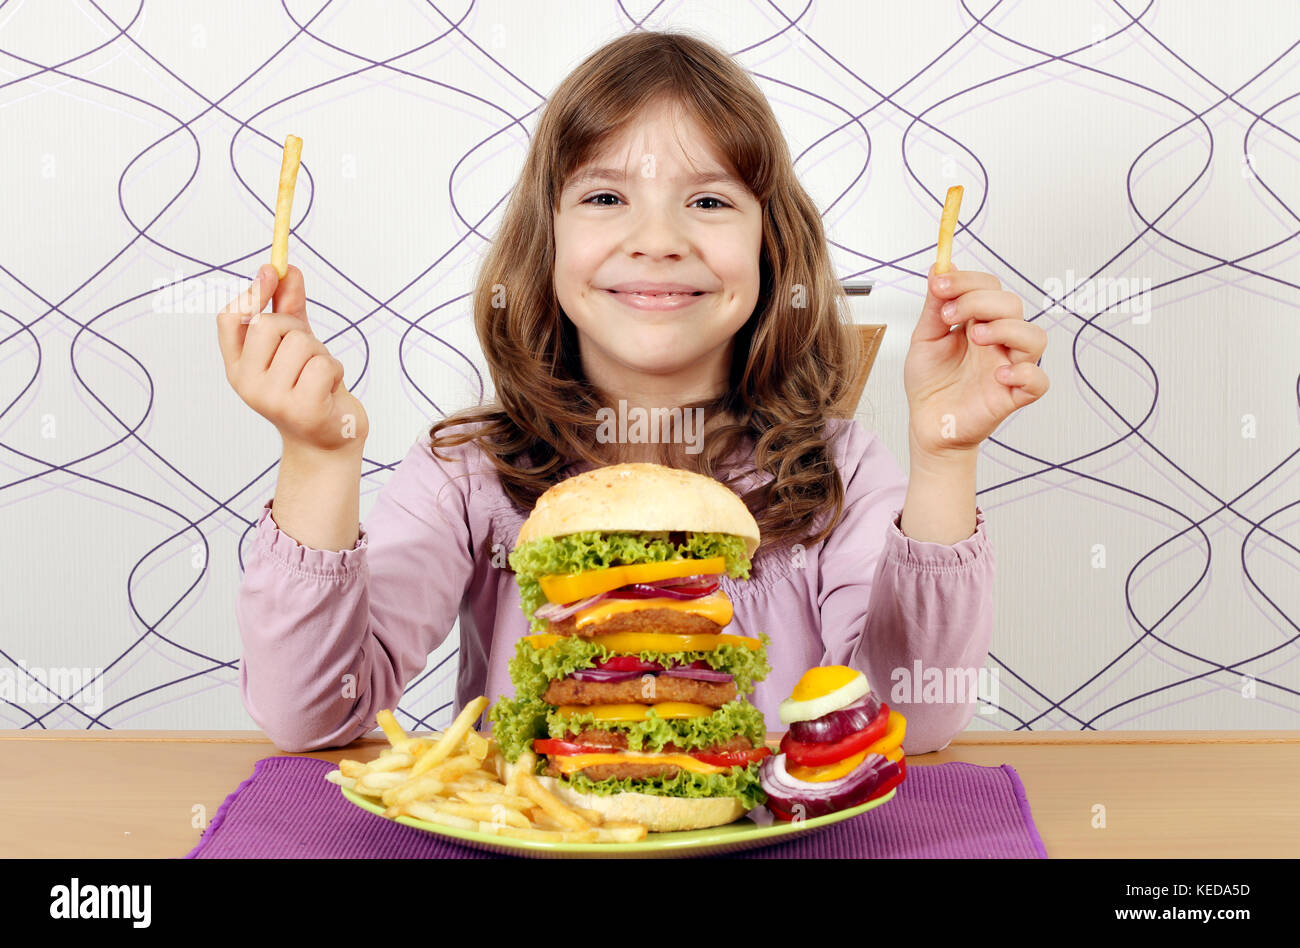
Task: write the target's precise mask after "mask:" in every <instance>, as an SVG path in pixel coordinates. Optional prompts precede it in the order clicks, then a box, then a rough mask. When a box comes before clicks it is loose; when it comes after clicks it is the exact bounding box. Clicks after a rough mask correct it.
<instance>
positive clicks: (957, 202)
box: [934, 184, 964, 273]
mask: <svg viewBox="0 0 1300 948" xmlns="http://www.w3.org/2000/svg"><path fill="white" fill-rule="evenodd" d="M963 190H964V189H963V188H962V186H961V185H960V184H954V185H953V186H952V187H950V188H949V189H948V193H947V194H946V195H945V196H944V199H943V215H942V216H941V217H940V218H939V252H938V255H937V257H936V260H935V264H934V272H935V273H947V272H948V271H949V270H950V269H951V268H952V235H953V234H954V233H956V231H957V214H958V213H959V212H960V211H961V195H962V191H963Z"/></svg>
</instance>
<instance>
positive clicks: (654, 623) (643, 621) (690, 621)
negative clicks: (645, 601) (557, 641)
mask: <svg viewBox="0 0 1300 948" xmlns="http://www.w3.org/2000/svg"><path fill="white" fill-rule="evenodd" d="M577 623H578V620H577V619H576V618H575V617H574V616H569V618H567V619H561V620H560V621H559V622H552V623H551V629H550V631H551V632H552V633H554V634H555V635H577V636H579V637H581V638H584V639H592V638H598V637H600V636H602V635H610V634H612V633H614V632H666V633H671V634H672V635H710V634H716V633H718V632H721V631H722V626H720V625H718V623H716V622H714V621H713V620H712V619H706V618H704V616H693V615H690V614H688V613H685V612H678V611H677V610H676V609H638V610H636V611H635V612H620V613H618V614H617V615H612V616H610V617H609V618H608V619H605V620H604V621H602V622H594V623H592V624H590V625H585V626H583V627H582V628H581V629H579V628H577V627H576V626H577Z"/></svg>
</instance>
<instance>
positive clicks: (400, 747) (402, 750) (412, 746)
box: [393, 737, 433, 758]
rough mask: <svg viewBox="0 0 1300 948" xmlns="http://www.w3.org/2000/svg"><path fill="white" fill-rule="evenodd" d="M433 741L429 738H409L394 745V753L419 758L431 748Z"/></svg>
mask: <svg viewBox="0 0 1300 948" xmlns="http://www.w3.org/2000/svg"><path fill="white" fill-rule="evenodd" d="M432 746H433V741H431V740H429V739H428V738H427V737H408V738H407V739H406V740H404V741H401V742H400V743H397V744H394V745H393V750H394V752H396V753H398V754H410V755H411V756H412V757H417V758H418V757H419V756H420V755H421V754H423V753H424V752H425V751H427V750H428V749H429V748H430V747H432Z"/></svg>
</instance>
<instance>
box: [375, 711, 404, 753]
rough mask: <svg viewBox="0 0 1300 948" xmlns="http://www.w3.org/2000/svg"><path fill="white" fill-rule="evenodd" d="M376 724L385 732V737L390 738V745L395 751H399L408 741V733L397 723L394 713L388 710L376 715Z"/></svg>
mask: <svg viewBox="0 0 1300 948" xmlns="http://www.w3.org/2000/svg"><path fill="white" fill-rule="evenodd" d="M375 723H376V724H378V725H379V727H380V729H381V730H382V731H383V732H384V737H386V738H388V743H389V744H391V745H392V746H393V750H397V747H398V745H399V744H402V743H404V742H405V741H406V740H407V736H406V732H405V731H403V730H402V726H401V725H400V724H398V723H397V718H395V717H393V712H392V711H390V710H389V709H388V708H385V709H384V710H382V711H380V712H379V713H378V714H376V715H375Z"/></svg>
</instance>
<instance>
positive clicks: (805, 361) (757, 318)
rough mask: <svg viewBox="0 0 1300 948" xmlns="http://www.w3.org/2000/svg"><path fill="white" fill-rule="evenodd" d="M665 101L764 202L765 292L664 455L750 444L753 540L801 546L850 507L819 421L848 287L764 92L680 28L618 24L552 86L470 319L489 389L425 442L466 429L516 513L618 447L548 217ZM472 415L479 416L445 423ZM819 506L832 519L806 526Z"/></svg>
mask: <svg viewBox="0 0 1300 948" xmlns="http://www.w3.org/2000/svg"><path fill="white" fill-rule="evenodd" d="M660 101H671V102H675V103H678V104H680V105H681V106H683V107H684V109H685V111H686V112H687V114H689V115H691V116H693V117H694V118H695V119H696V120H697V121H698V122H699V123H700V125H701V126H702V127H703V128H704V129H705V130H706V131H707V132H708V133H709V134H710V135H711V136H712V138H713V143H714V145H715V146H716V147H717V149H718V151H719V152H720V153H721V154H722V155H725V156H727V157H728V158H729V159H730V160H731V162H732V164H733V168H732V170H733V171H734V172H735V173H736V174H737V175H738V176H739V177H740V179H741V180H742V181H743V182H745V184H746V185H747V186H748V188H749V190H750V192H751V193H752V194H753V195H754V197H755V198H756V199H757V201H758V203H759V205H760V206H761V207H762V211H763V238H762V248H761V251H760V267H759V272H760V286H759V295H758V301H757V303H756V305H755V307H754V312H753V315H752V316H751V317H750V318H749V320H748V321H747V322H746V323H745V325H744V326H743V327H741V329H740V330H738V331H737V333H736V335H735V337H734V339H733V354H732V362H731V369H730V378H729V380H728V384H727V386H726V388H725V389H724V393H723V394H722V395H720V396H719V397H717V398H714V399H706V400H702V401H697V402H690V403H686V404H684V405H681V406H679V407H681V408H682V409H683V417H685V412H686V411H689V410H693V409H696V408H701V409H703V410H704V415H703V417H704V418H706V419H710V420H711V422H712V427H710V426H709V425H706V430H707V432H708V436H707V437H706V438H705V439H704V445H703V449H702V450H701V451H700V452H699V453H697V454H694V455H689V454H688V455H686V456H685V458H683V457H682V456H681V455H680V452H678V453H677V454H676V456H673V457H672V458H671V459H670V455H669V451H670V450H671V449H665V448H664V447H663V446H662V445H661V447H660V449H659V451H660V459H659V460H660V463H670V464H672V466H677V467H687V468H689V469H693V470H696V471H698V472H700V473H703V474H706V475H708V476H710V477H718V479H720V480H722V481H723V483H727V484H729V485H730V484H732V483H734V482H735V481H736V480H738V479H739V478H740V477H741V476H743V475H744V474H746V473H750V472H751V471H744V470H741V471H738V472H724V471H721V470H719V467H725V466H726V465H725V464H723V463H722V462H724V461H725V460H726V459H727V458H728V457H730V456H731V455H732V453H733V452H736V451H742V450H743V451H744V453H745V454H747V455H749V456H752V457H753V458H754V464H755V465H756V467H757V469H758V470H760V471H766V472H769V473H771V475H772V479H771V480H769V481H768V482H767V483H766V484H761V485H759V486H758V487H757V488H755V489H753V490H751V491H749V492H748V493H747V494H743V495H742V496H743V498H744V500H745V503H746V504H747V506H748V507H749V509H750V510H751V511H752V512H753V513H754V516H755V519H756V520H757V521H758V525H759V531H760V534H761V537H762V541H763V543H762V545H763V547H764V548H765V549H766V548H770V547H772V546H775V545H780V544H782V543H786V542H794V540H795V539H796V538H798V539H799V540H801V541H802V542H804V543H806V544H808V545H811V544H813V543H816V542H817V541H818V540H821V539H824V538H825V537H826V536H828V535H829V534H830V532H831V530H832V529H833V527H834V526H835V524H837V523H838V522H839V519H840V516H841V514H842V511H843V507H844V485H843V483H842V481H841V478H840V474H839V471H838V469H837V468H836V465H835V462H834V457H833V455H832V450H831V446H830V444H829V443H828V440H827V432H826V431H825V430H824V424H825V420H826V418H827V416H828V415H831V414H833V413H834V412H835V409H836V408H837V407H838V405H839V403H840V402H841V400H842V399H843V397H844V395H845V393H846V391H847V390H848V388H849V387H850V383H851V380H852V376H853V369H854V365H855V363H856V359H857V341H856V336H855V335H854V333H853V332H852V331H851V328H850V327H851V323H852V318H851V316H850V311H849V304H848V298H847V296H846V295H845V293H844V289H843V287H842V286H841V285H840V282H839V280H838V279H837V278H836V276H835V274H834V271H833V269H832V267H831V262H830V256H829V252H828V249H827V246H826V237H825V233H824V231H823V229H822V221H821V215H820V214H819V213H818V210H817V207H816V205H814V203H813V201H812V199H811V198H810V197H809V196H808V194H807V192H805V191H804V189H803V187H802V185H800V183H799V181H798V179H797V178H796V176H795V172H794V165H793V162H792V161H791V158H790V152H789V149H788V147H787V145H786V141H785V137H784V135H783V134H782V131H781V128H780V125H779V124H778V123H777V120H776V117H775V115H774V114H773V113H772V109H771V106H770V105H769V104H768V101H767V99H766V98H765V97H764V96H763V93H762V92H761V91H760V90H759V88H758V86H757V85H755V83H754V82H753V80H752V79H751V78H750V77H749V75H748V74H747V73H746V72H745V70H744V69H743V68H741V66H740V65H739V64H738V63H737V62H736V61H735V60H733V59H732V58H731V57H730V56H728V55H727V54H726V53H725V52H723V51H721V50H719V49H717V48H715V47H714V46H712V45H710V44H709V43H707V42H704V41H702V40H700V39H697V38H695V37H693V36H691V35H689V34H686V33H681V32H671V33H661V32H647V31H637V32H632V33H628V34H626V35H624V36H621V37H619V38H618V39H616V40H614V41H612V42H610V43H608V44H606V45H605V46H602V47H601V48H600V49H598V50H596V51H595V52H594V53H592V54H591V55H590V56H588V57H587V58H586V59H585V60H584V61H583V62H582V63H581V65H579V66H578V67H577V68H576V69H575V70H574V71H573V72H572V73H570V74H569V75H568V77H566V78H565V80H564V81H563V82H562V83H561V84H560V86H559V88H558V89H556V90H555V93H554V95H552V96H551V98H550V99H549V100H548V102H547V104H546V106H545V108H544V110H543V111H542V114H541V117H540V118H539V120H538V124H537V130H536V134H535V135H534V137H533V140H532V144H531V147H530V148H529V151H528V156H527V158H526V160H525V163H524V167H523V170H522V172H521V173H520V177H519V181H518V183H517V184H516V186H515V188H514V191H513V192H512V194H511V197H510V201H509V204H508V206H507V208H506V211H505V215H504V217H503V219H502V222H501V226H500V229H499V230H498V231H497V232H496V235H495V236H494V238H493V241H492V244H491V246H490V247H489V248H488V250H487V252H486V254H485V257H484V259H483V262H482V265H481V267H480V270H479V273H478V279H477V284H476V286H475V290H474V327H475V330H476V331H477V333H478V338H479V341H480V343H481V344H482V347H483V354H484V356H485V357H486V359H487V363H488V367H489V369H490V371H491V374H492V381H493V383H494V385H495V387H496V399H495V401H494V402H492V403H489V404H487V405H479V406H476V407H472V408H469V409H466V410H464V411H461V412H458V413H456V414H454V415H452V416H450V417H447V418H444V419H442V420H440V421H438V422H437V423H436V424H434V425H433V427H432V428H430V430H429V434H430V437H431V439H432V448H433V451H434V454H435V455H437V456H438V457H442V455H440V454H438V453H437V449H438V448H439V447H452V446H455V445H460V444H464V443H465V442H467V441H474V442H476V443H477V444H478V446H479V447H480V448H481V449H482V450H483V451H484V453H485V454H486V455H487V456H488V457H489V458H490V459H491V461H492V463H493V465H494V466H495V467H496V469H497V472H498V475H499V477H500V480H501V484H502V487H503V488H504V489H505V492H506V494H507V495H508V496H509V497H510V499H511V501H512V502H513V503H514V504H515V505H517V506H518V507H519V508H520V509H521V510H522V511H529V510H531V509H532V507H533V504H534V502H535V501H536V499H537V497H538V496H539V495H540V494H541V493H542V492H543V491H544V490H546V489H547V488H548V487H550V486H551V485H553V484H555V483H556V482H557V481H559V480H562V479H563V477H564V472H565V470H566V469H567V468H568V467H569V466H570V465H572V464H574V463H577V462H578V461H579V460H585V461H588V462H590V463H592V464H594V465H599V464H606V463H611V457H610V454H609V453H607V452H606V453H602V451H601V449H602V448H608V447H609V446H608V445H600V444H598V443H597V442H598V439H597V437H596V431H597V428H598V427H599V421H598V417H597V411H598V410H599V409H600V407H601V406H607V405H611V404H612V403H613V402H612V399H615V398H617V397H618V393H605V392H601V391H599V390H598V388H597V387H596V386H595V385H594V384H593V383H591V382H590V381H589V380H588V379H587V378H586V375H585V373H584V372H583V369H582V364H581V360H580V357H579V348H578V337H577V332H576V330H575V329H574V326H573V323H572V322H571V321H570V320H569V318H568V317H567V316H566V315H565V314H564V313H563V311H562V310H561V308H560V305H559V301H558V300H557V298H556V296H555V289H554V276H553V264H554V260H555V237H554V229H553V215H554V212H555V209H556V207H557V202H558V200H559V196H560V194H561V192H562V191H563V189H564V185H565V183H566V182H567V181H568V179H569V177H570V175H572V174H573V172H574V171H576V170H578V169H580V168H581V167H582V166H583V165H584V164H585V163H586V162H587V161H589V160H590V159H591V158H592V157H593V156H595V155H596V154H597V153H598V150H599V149H600V147H601V144H602V142H603V141H604V140H605V139H606V138H607V137H608V136H610V135H613V134H616V133H618V132H619V131H620V130H621V129H623V128H624V127H625V126H626V125H628V124H629V123H630V122H632V121H634V120H635V118H636V116H637V114H638V112H640V110H641V109H642V108H644V107H645V106H647V105H649V104H651V103H655V102H660ZM719 421H725V423H718V422H719ZM471 422H473V423H478V424H475V425H474V427H473V428H472V429H468V430H464V431H458V432H454V433H444V434H443V435H441V436H440V435H439V431H440V430H442V429H444V428H450V427H453V426H459V425H465V424H467V423H471ZM615 450H616V449H615ZM751 470H752V469H751ZM728 474H730V476H728ZM826 511H829V513H830V517H829V518H828V519H827V520H826V521H825V526H824V527H823V528H822V529H821V530H820V531H818V532H816V533H812V532H811V531H810V529H809V527H810V526H812V525H813V521H814V518H815V517H816V515H818V514H822V513H824V512H826ZM818 519H820V518H818Z"/></svg>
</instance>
